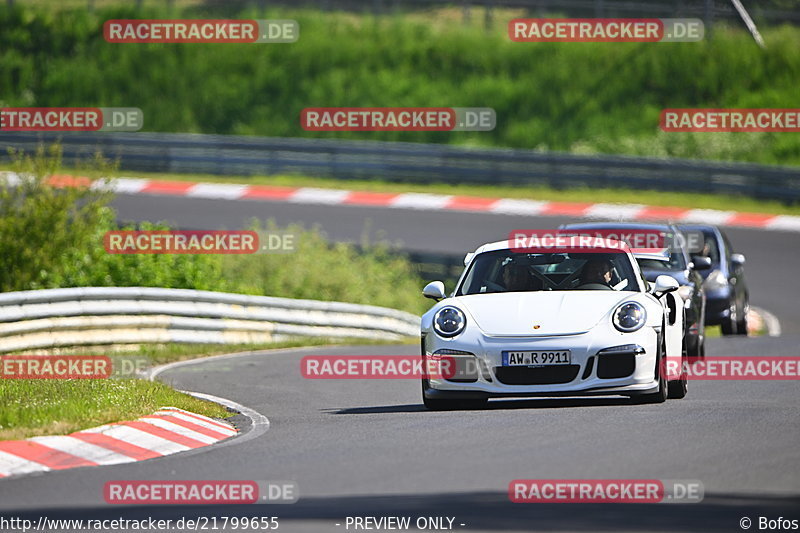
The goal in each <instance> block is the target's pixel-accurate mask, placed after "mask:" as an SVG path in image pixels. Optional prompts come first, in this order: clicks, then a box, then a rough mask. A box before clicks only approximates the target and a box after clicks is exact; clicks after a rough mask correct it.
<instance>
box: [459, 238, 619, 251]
mask: <svg viewBox="0 0 800 533" xmlns="http://www.w3.org/2000/svg"><path fill="white" fill-rule="evenodd" d="M599 241H602V242H603V243H604V246H600V247H598V249H604V248H616V249H623V250H625V251H626V252H630V250H629V249H628V245H627V244H625V242H624V241H618V240H615V239H599ZM511 248H513V247H512V246H510V245H509V239H504V240H502V241H495V242H489V243H486V244H482V245H481V246H478V248H476V249H475V252H473V253H474V254H475V255H478V254H482V253H484V252H494V251H497V250H509V249H511ZM554 252H556V253H558V252H557V250H554ZM587 253H591V248H587Z"/></svg>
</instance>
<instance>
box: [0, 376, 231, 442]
mask: <svg viewBox="0 0 800 533" xmlns="http://www.w3.org/2000/svg"><path fill="white" fill-rule="evenodd" d="M0 406H2V408H0V440H12V439H25V438H28V437H34V436H41V435H64V434H67V433H72V432H74V431H79V430H81V429H86V428H90V427H94V426H99V425H103V424H109V423H112V422H120V421H124V420H131V419H135V418H138V417H140V416H143V415H147V414H151V413H153V412H154V411H156V410H158V409H159V408H161V407H178V408H180V409H186V410H187V411H192V412H195V413H199V414H202V415H206V416H211V417H218V418H225V417H228V416H231V414H230V413H229V412H228V411H227V410H226V409H225V408H223V407H221V406H219V405H217V404H213V403H210V402H207V401H204V400H199V399H196V398H193V397H191V396H188V395H186V394H183V393H180V392H177V391H175V390H173V389H172V388H170V387H168V386H167V385H164V384H163V383H155V382H151V381H144V380H140V379H84V380H77V379H76V380H46V379H20V380H13V379H4V380H0Z"/></svg>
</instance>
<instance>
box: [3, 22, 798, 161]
mask: <svg viewBox="0 0 800 533" xmlns="http://www.w3.org/2000/svg"><path fill="white" fill-rule="evenodd" d="M183 15H185V16H190V15H191V16H198V15H197V13H194V12H190V13H184V14H183ZM167 16H173V17H174V16H176V14H175V13H169V14H168V13H167V12H165V11H163V12H162V11H158V10H147V11H145V12H136V11H133V10H131V9H125V8H121V9H111V10H106V11H98V12H97V13H96V14H94V15H89V14H86V13H84V12H83V11H82V10H68V9H67V10H61V11H56V12H45V11H39V10H32V9H25V8H21V7H18V8H15V9H13V10H9V9H7V8H5V7H2V8H0V99H2V103H3V104H4V105H15V106H19V105H39V106H68V105H72V106H77V105H93V106H133V107H140V108H141V109H143V111H144V114H145V129H146V130H149V131H175V132H202V133H220V134H246V135H267V136H306V137H308V136H316V137H337V138H365V139H382V140H404V141H423V142H440V143H461V144H478V145H488V146H493V145H496V146H510V147H520V148H538V149H547V150H552V149H557V150H569V151H574V152H579V153H593V152H606V153H608V152H612V153H613V152H616V153H628V154H643V155H665V156H666V155H670V156H680V157H692V158H713V159H738V160H748V161H757V162H763V163H782V164H800V137H798V136H797V135H793V134H789V133H772V134H770V133H747V134H742V133H739V134H725V133H716V134H708V133H702V134H701V133H697V134H690V133H680V134H678V133H663V132H660V131H659V129H658V126H657V124H658V119H659V113H660V110H661V109H663V108H665V107H797V105H798V99H797V95H798V92H797V80H798V79H800V30H798V29H797V28H793V27H789V26H784V27H779V28H772V29H765V30H763V33H764V36H765V39H766V41H767V45H768V47H767V49H766V50H761V49H760V48H758V47H757V46H756V44H755V43H754V42H753V40H752V38H751V37H750V35H749V34H748V33H747V32H746V31H745V30H743V29H736V30H733V29H725V28H724V27H722V26H720V25H717V26H715V29H714V35H713V39H711V40H710V41H706V42H701V43H669V44H668V43H664V44H658V43H656V44H649V43H625V44H612V43H568V44H553V43H536V44H534V43H513V42H510V41H509V40H508V38H507V36H506V35H504V31H503V30H502V28H503V25H502V24H499V23H498V24H497V28H496V30H492V31H486V30H484V29H483V28H482V27H481V26H479V25H464V24H462V23H454V24H449V25H448V24H443V23H441V21H435V20H434V21H433V22H437V23H431V22H430V21H426V20H425V19H424V18H422V17H419V16H407V17H404V18H400V17H397V18H381V19H376V18H373V17H370V16H361V15H343V14H323V13H319V12H314V11H269V12H266V13H264V12H252V11H247V12H243V13H241V14H240V16H241V17H252V18H268V17H271V18H295V19H297V20H298V21H299V22H300V25H301V32H300V39H299V41H298V42H296V43H293V44H251V45H225V44H222V45H177V44H173V45H163V44H109V43H106V42H105V41H104V40H103V38H102V22H103V21H104V20H105V19H107V18H163V17H167ZM311 106H456V107H473V106H474V107H484V106H485V107H493V108H494V109H495V110H496V111H497V118H498V126H497V128H496V130H495V131H493V132H489V133H486V132H483V133H476V132H461V133H442V132H426V133H420V132H418V133H410V132H384V133H313V134H312V133H308V132H304V131H303V130H302V129H301V128H300V126H299V114H300V111H301V110H302V109H303V108H304V107H311Z"/></svg>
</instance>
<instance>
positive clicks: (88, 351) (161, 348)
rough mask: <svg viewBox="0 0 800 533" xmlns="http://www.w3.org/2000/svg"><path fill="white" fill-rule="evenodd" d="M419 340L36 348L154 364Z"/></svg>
mask: <svg viewBox="0 0 800 533" xmlns="http://www.w3.org/2000/svg"><path fill="white" fill-rule="evenodd" d="M416 342H417V340H416V339H408V340H401V341H395V340H392V341H389V340H387V341H382V340H373V339H359V338H323V337H319V338H318V337H307V338H300V337H298V338H295V339H290V340H285V341H279V342H271V343H263V344H142V345H130V346H126V345H116V346H82V347H76V348H55V349H49V350H36V351H35V353H36V354H38V355H58V354H69V355H109V356H112V357H116V356H137V357H144V358H146V359H147V360H148V361H149V363H150V364H151V365H152V366H156V365H163V364H166V363H174V362H176V361H184V360H187V359H199V358H202V357H210V356H213V355H220V354H229V353H243V352H255V351H265V350H285V349H287V348H301V347H306V346H309V347H310V346H330V345H364V344H369V345H375V344H409V343H416ZM26 353H31V351H30V350H26V351H19V352H12V354H13V355H24V354H26Z"/></svg>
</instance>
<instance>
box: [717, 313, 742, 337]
mask: <svg viewBox="0 0 800 533" xmlns="http://www.w3.org/2000/svg"><path fill="white" fill-rule="evenodd" d="M721 325H722V334H723V335H736V334H737V333H739V328H738V323H737V322H736V319H735V318H734V317H733V316H731V317H730V318H726V319H725V320H723V321H722V324H721Z"/></svg>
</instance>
